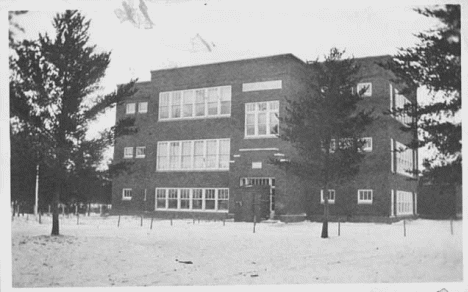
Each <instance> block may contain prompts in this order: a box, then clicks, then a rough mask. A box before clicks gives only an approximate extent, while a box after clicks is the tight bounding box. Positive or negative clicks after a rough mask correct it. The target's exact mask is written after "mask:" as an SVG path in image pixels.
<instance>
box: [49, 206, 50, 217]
mask: <svg viewBox="0 0 468 292" xmlns="http://www.w3.org/2000/svg"><path fill="white" fill-rule="evenodd" d="M49 216H50V205H49Z"/></svg>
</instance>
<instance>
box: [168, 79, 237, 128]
mask: <svg viewBox="0 0 468 292" xmlns="http://www.w3.org/2000/svg"><path fill="white" fill-rule="evenodd" d="M230 115H231V86H218V87H209V88H198V89H187V90H183V91H167V92H161V93H160V94H159V120H173V119H194V118H204V117H226V116H230Z"/></svg>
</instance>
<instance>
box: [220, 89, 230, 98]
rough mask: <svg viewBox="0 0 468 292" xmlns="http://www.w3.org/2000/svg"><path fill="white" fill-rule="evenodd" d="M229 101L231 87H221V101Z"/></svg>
mask: <svg viewBox="0 0 468 292" xmlns="http://www.w3.org/2000/svg"><path fill="white" fill-rule="evenodd" d="M228 100H229V101H230V100H231V86H223V87H221V101H228Z"/></svg>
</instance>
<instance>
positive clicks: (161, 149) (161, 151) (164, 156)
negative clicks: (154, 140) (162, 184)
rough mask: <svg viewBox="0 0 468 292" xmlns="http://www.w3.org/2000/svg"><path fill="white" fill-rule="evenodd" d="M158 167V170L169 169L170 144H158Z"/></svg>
mask: <svg viewBox="0 0 468 292" xmlns="http://www.w3.org/2000/svg"><path fill="white" fill-rule="evenodd" d="M157 157H158V159H157V165H158V170H167V169H169V143H168V142H159V143H158V154H157Z"/></svg>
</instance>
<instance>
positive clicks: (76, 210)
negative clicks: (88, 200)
mask: <svg viewBox="0 0 468 292" xmlns="http://www.w3.org/2000/svg"><path fill="white" fill-rule="evenodd" d="M75 215H76V216H78V204H75Z"/></svg>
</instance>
